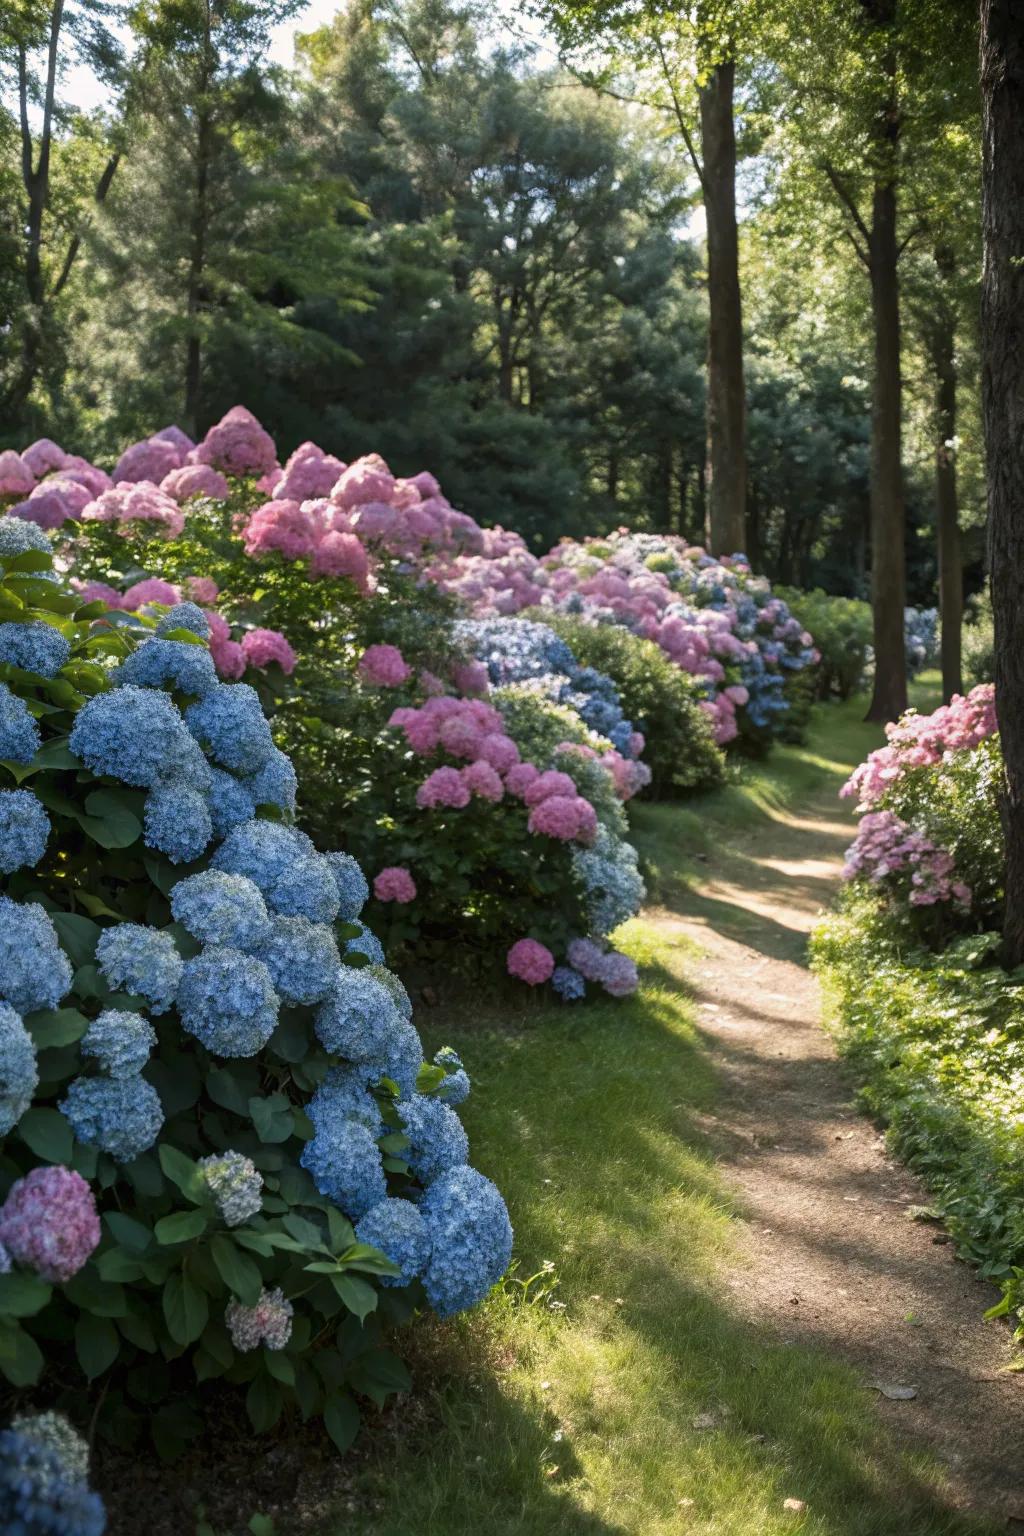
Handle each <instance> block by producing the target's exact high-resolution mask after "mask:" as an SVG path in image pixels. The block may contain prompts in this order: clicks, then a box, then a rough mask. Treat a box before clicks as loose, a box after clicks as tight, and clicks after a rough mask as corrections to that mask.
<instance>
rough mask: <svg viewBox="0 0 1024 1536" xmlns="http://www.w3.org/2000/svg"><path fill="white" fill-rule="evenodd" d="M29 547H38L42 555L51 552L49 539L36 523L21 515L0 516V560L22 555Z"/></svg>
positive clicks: (51, 547)
mask: <svg viewBox="0 0 1024 1536" xmlns="http://www.w3.org/2000/svg"><path fill="white" fill-rule="evenodd" d="M29 549H38V550H39V551H40V552H41V553H42V554H44V555H51V554H52V553H53V546H52V544H51V543H50V540H49V539H48V538H47V536H46V534H45V533H44V532H43V530H42V528H40V527H39V525H38V524H37V523H30V522H27V521H26V520H25V519H24V518H21V517H0V560H3V559H4V557H5V556H6V557H7V558H8V559H10V557H11V556H12V555H23V554H24V553H25V552H26V550H29Z"/></svg>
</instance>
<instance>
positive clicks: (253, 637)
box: [242, 629, 296, 674]
mask: <svg viewBox="0 0 1024 1536" xmlns="http://www.w3.org/2000/svg"><path fill="white" fill-rule="evenodd" d="M242 655H243V656H244V657H245V660H246V662H247V663H248V665H249V666H250V667H259V668H261V669H263V668H266V667H269V666H270V664H271V662H273V661H276V662H277V664H278V666H279V667H280V668H281V670H282V672H287V673H289V674H290V673H292V672H294V671H295V660H296V658H295V652H294V651H293V650H292V648H291V646H290V645H289V644H288V641H287V640H286V639H285V637H284V635H282V634H281V632H280V631H279V630H276V629H250V630H248V631H247V632H246V633H245V634H244V635H243V636H242Z"/></svg>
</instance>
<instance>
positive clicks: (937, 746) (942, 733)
mask: <svg viewBox="0 0 1024 1536" xmlns="http://www.w3.org/2000/svg"><path fill="white" fill-rule="evenodd" d="M997 730H998V726H997V724H996V705H995V688H994V687H993V685H992V684H991V683H980V684H979V685H978V687H977V688H973V689H972V690H971V692H970V693H969V694H967V696H966V697H964V696H963V695H961V694H956V695H955V696H954V697H953V699H952V700H951V701H950V702H949V704H943V705H942V706H941V708H939V709H936V710H933V712H932V713H931V714H930V715H920V714H918V713H917V712H916V710H911V711H909V712H908V713H907V714H905V715H903V716H901V718H900V719H899V720H897V721H894V722H893V723H891V724H889V725H887V726H886V728H885V735H886V744H885V746H884V747H879V748H878V749H877V751H875V752H872V753H871V754H870V756H869V757H868V758H867V760H866V762H863V763H861V765H860V767H859V768H856V769H854V771H853V773H852V774H851V775H850V777H849V779H848V780H847V782H846V783H845V784H844V785H843V787H842V789H841V790H840V794H841V795H842V796H843V797H844V798H851V799H852V798H854V797H856V799H857V804H858V807H859V809H861V810H864V809H866V808H867V807H868V806H872V805H877V804H878V803H879V802H880V801H881V800H882V799H883V797H884V796H885V794H886V793H887V792H888V791H889V790H890V789H893V788H894V787H895V786H896V785H897V784H898V782H899V780H900V779H901V778H902V777H903V775H904V774H906V773H907V772H909V771H910V770H911V769H913V768H924V767H933V766H935V765H936V764H938V763H942V762H944V761H946V760H947V759H948V758H949V757H950V756H951V755H952V754H953V753H955V752H964V751H969V750H970V749H971V748H972V747H976V746H977V745H978V744H979V742H982V741H986V740H987V739H988V738H989V737H990V736H994V735H995V733H996V731H997Z"/></svg>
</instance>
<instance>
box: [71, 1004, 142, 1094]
mask: <svg viewBox="0 0 1024 1536" xmlns="http://www.w3.org/2000/svg"><path fill="white" fill-rule="evenodd" d="M154 1045H156V1030H155V1029H154V1028H153V1026H152V1024H150V1022H149V1020H148V1019H144V1018H143V1017H142V1014H141V1013H129V1012H128V1010H127V1009H122V1008H105V1009H104V1011H103V1012H102V1013H101V1014H98V1015H97V1017H96V1018H95V1019H93V1020H92V1022H91V1023H90V1025H89V1028H88V1029H87V1030H86V1032H85V1034H84V1035H83V1036H82V1045H81V1049H82V1054H83V1056H91V1057H92V1058H93V1060H94V1061H95V1062H96V1064H97V1066H99V1067H100V1068H101V1070H102V1071H104V1072H106V1073H107V1075H108V1076H109V1077H134V1076H135V1075H136V1074H137V1073H139V1072H141V1071H142V1069H143V1067H144V1066H145V1065H146V1062H147V1061H148V1060H149V1054H150V1052H151V1051H152V1049H153V1047H154Z"/></svg>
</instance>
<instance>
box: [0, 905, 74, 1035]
mask: <svg viewBox="0 0 1024 1536" xmlns="http://www.w3.org/2000/svg"><path fill="white" fill-rule="evenodd" d="M70 988H71V965H70V962H69V961H68V957H67V955H65V953H64V951H63V950H62V949H61V947H60V944H59V943H58V941H57V930H56V928H54V926H53V923H52V922H51V921H50V918H49V915H48V913H47V912H46V911H44V909H43V908H42V907H41V906H39V905H38V904H37V903H36V902H17V901H12V900H11V898H10V897H9V896H0V999H3V1000H4V1001H5V1002H8V1003H10V1005H11V1007H12V1008H14V1009H15V1010H16V1012H18V1013H21V1014H26V1013H35V1012H36V1011H37V1010H38V1009H40V1008H56V1007H57V1005H58V1003H59V1002H60V1000H61V998H62V997H64V996H65V995H66V993H67V992H68V991H69V990H70Z"/></svg>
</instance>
